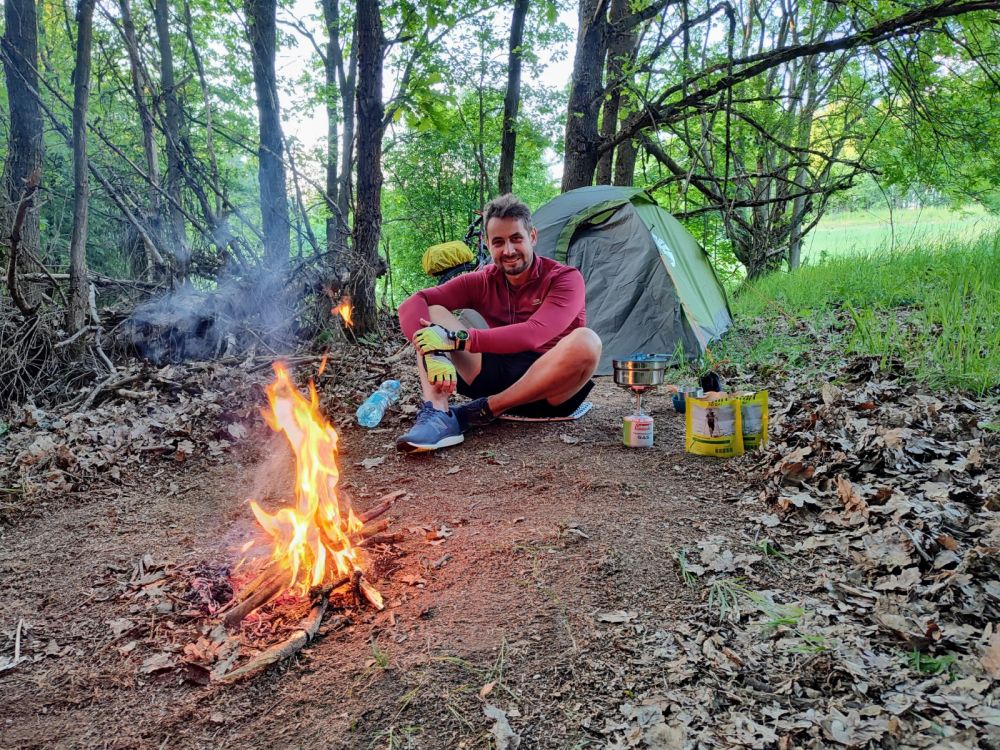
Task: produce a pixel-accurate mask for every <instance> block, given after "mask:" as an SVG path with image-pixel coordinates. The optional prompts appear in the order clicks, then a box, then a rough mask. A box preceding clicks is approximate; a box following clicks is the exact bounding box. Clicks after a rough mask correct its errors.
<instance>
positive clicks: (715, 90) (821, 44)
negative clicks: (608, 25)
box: [601, 0, 1000, 150]
mask: <svg viewBox="0 0 1000 750" xmlns="http://www.w3.org/2000/svg"><path fill="white" fill-rule="evenodd" d="M981 10H994V11H996V10H1000V0H969V1H967V2H961V1H960V0H943V1H942V2H938V3H934V4H933V5H928V6H926V7H923V8H918V9H915V10H911V11H909V12H907V13H903V14H901V15H899V16H896V17H895V18H891V19H888V20H886V21H883V22H881V23H877V24H875V25H874V26H871V27H868V28H864V29H861V30H858V31H855V32H854V33H851V34H847V35H845V36H842V37H838V38H835V39H824V40H822V41H817V42H806V43H802V44H793V45H788V46H785V47H779V48H776V49H771V50H767V51H763V52H759V53H757V54H754V55H749V56H746V57H743V58H740V59H736V60H732V61H731V62H730V61H724V62H720V63H717V64H715V65H711V66H709V67H707V68H705V69H704V70H701V71H698V72H697V73H695V74H693V75H691V76H688V77H686V78H685V79H684V80H682V81H681V82H679V83H676V84H674V85H672V86H669V87H668V88H666V89H664V90H663V91H662V92H660V94H659V95H658V96H657V97H656V99H655V100H654V101H653V102H651V103H650V105H649V106H648V107H647V108H646V109H645V110H644V111H642V112H640V113H636V114H635V115H633V116H632V117H631V118H629V120H628V121H627V122H626V123H624V124H623V126H622V127H621V129H620V130H619V132H618V134H617V135H616V136H615V138H613V139H612V140H611V141H610V142H606V143H603V144H602V145H601V150H605V149H607V148H611V147H613V146H615V145H617V144H618V143H621V142H622V141H624V140H626V139H629V138H634V137H635V136H636V134H637V133H638V132H639V131H640V130H641V129H643V128H644V127H647V126H648V124H649V122H650V121H652V122H655V123H668V122H676V121H678V120H681V119H684V118H686V117H690V116H691V113H692V112H693V111H695V110H696V108H697V106H698V105H700V104H701V103H703V102H705V101H707V100H709V99H711V98H712V97H714V96H716V95H717V94H719V93H720V92H723V91H726V90H727V89H731V88H732V87H734V86H736V85H737V84H739V83H742V82H743V81H748V80H750V79H751V78H754V77H756V76H758V75H760V74H762V73H765V72H767V71H770V70H772V69H773V68H775V67H777V66H779V65H782V64H784V63H787V62H790V61H792V60H795V59H799V58H803V57H809V56H813V55H825V54H829V53H831V52H837V51H841V50H851V49H856V48H858V47H874V46H876V45H878V44H880V43H882V42H885V41H888V40H890V39H895V38H898V37H902V36H907V35H911V34H915V33H917V32H919V31H921V30H923V29H926V28H929V27H930V26H931V25H932V24H933V23H934V22H935V21H939V20H941V19H945V18H951V17H954V16H958V15H963V14H965V13H973V12H976V11H981ZM730 66H731V68H732V69H731V70H730V71H728V72H727V73H726V74H725V75H722V76H720V77H718V78H716V79H715V80H713V81H711V82H709V83H703V81H705V80H706V79H709V78H711V77H712V76H714V75H716V74H718V73H720V72H722V71H724V70H726V69H727V68H728V67H730ZM684 92H687V93H684ZM677 94H683V95H682V96H680V97H679V98H677V99H674V100H671V97H673V96H675V95H677Z"/></svg>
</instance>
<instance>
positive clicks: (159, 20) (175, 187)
mask: <svg viewBox="0 0 1000 750" xmlns="http://www.w3.org/2000/svg"><path fill="white" fill-rule="evenodd" d="M153 16H154V17H155V20H156V36H157V40H158V41H159V46H160V94H161V96H162V97H163V100H164V104H165V109H166V117H165V118H164V123H163V130H164V132H163V135H164V140H165V141H166V145H167V179H166V184H165V185H164V187H165V188H166V190H167V196H168V197H169V198H170V207H169V210H168V216H169V217H170V232H169V236H170V238H171V240H172V241H173V242H172V244H173V247H174V257H175V258H176V259H177V262H178V264H179V266H180V272H181V275H182V276H186V275H187V265H188V260H189V253H188V249H187V242H186V238H185V235H184V214H183V213H182V212H181V181H182V179H183V175H182V173H181V169H182V167H181V150H180V143H181V108H180V104H179V103H178V101H177V92H176V90H175V89H174V55H173V50H171V48H170V9H169V6H168V5H167V0H156V2H155V3H154V5H153Z"/></svg>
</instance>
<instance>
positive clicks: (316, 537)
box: [222, 363, 403, 678]
mask: <svg viewBox="0 0 1000 750" xmlns="http://www.w3.org/2000/svg"><path fill="white" fill-rule="evenodd" d="M274 370H275V380H274V382H272V383H271V384H270V385H269V386H268V388H267V398H268V402H269V409H266V410H262V411H263V414H264V419H265V420H266V421H267V424H268V425H269V426H270V427H271V429H273V430H274V431H275V432H280V433H282V434H283V435H284V436H285V438H286V439H287V440H288V443H289V445H290V446H291V448H292V452H293V454H294V456H295V487H294V502H293V503H291V504H289V505H287V506H285V507H282V508H280V509H278V510H277V511H276V512H274V513H269V512H267V511H266V510H264V509H263V508H262V507H261V506H260V504H259V503H257V502H256V501H251V503H250V507H251V510H252V511H253V514H254V517H255V518H256V519H257V522H258V523H259V524H260V527H261V528H262V529H263V531H264V532H265V533H266V536H267V539H268V542H269V543H270V555H269V556H268V557H267V560H266V562H264V563H263V564H262V565H261V566H260V567H261V569H260V571H259V572H258V574H257V575H256V576H255V577H253V578H252V579H251V580H249V581H248V582H247V583H246V584H244V585H243V586H242V587H241V588H240V589H239V591H237V593H236V596H235V597H234V598H233V599H232V601H231V602H229V604H227V605H226V607H225V608H224V610H223V612H222V614H223V621H224V623H225V625H226V626H227V627H228V628H230V629H232V628H235V627H236V626H238V625H239V624H240V623H241V622H242V621H243V620H244V618H246V616H247V615H249V614H250V613H252V612H253V611H254V610H256V609H258V608H260V607H262V606H263V605H265V604H267V603H268V602H271V601H273V600H274V599H276V598H278V597H279V596H281V595H285V594H287V595H291V596H294V597H296V598H302V597H309V598H311V599H312V601H313V606H312V608H311V610H310V612H309V615H308V616H307V617H306V619H305V620H303V622H302V623H301V624H300V627H299V630H297V631H296V633H295V634H293V636H292V637H291V638H289V639H288V640H287V641H286V642H285V643H281V644H278V645H277V646H274V647H272V648H271V649H268V650H267V651H266V652H264V653H263V654H261V655H260V656H259V657H258V658H257V659H255V660H254V662H253V663H252V664H249V665H246V666H245V667H243V668H241V669H240V670H237V671H238V672H243V671H244V670H247V669H248V668H253V669H257V668H259V667H261V666H264V665H265V664H269V663H273V662H274V661H277V660H278V659H280V658H284V656H286V655H287V654H288V653H291V652H292V651H293V650H297V649H298V648H301V646H302V645H304V644H305V643H306V642H307V641H308V640H309V639H311V638H312V636H313V635H314V634H315V632H316V630H317V629H318V627H319V624H320V621H321V620H322V618H323V614H324V613H325V611H326V608H327V604H328V602H329V597H330V594H331V593H332V592H333V591H334V590H336V589H338V588H342V587H347V586H351V587H352V589H353V591H354V593H355V596H356V597H357V599H358V601H359V602H361V601H364V602H367V603H368V604H370V605H371V606H373V607H375V608H376V609H383V608H384V604H383V602H382V596H381V594H379V592H378V590H377V589H376V588H375V587H374V586H372V585H371V584H370V583H369V582H368V581H366V580H365V578H364V574H363V568H364V553H363V550H362V548H363V547H364V546H365V545H366V544H368V543H370V542H375V541H379V539H380V534H381V533H382V532H384V531H385V530H386V529H387V527H388V521H384V520H383V521H380V522H378V523H371V522H372V521H374V520H375V519H376V518H378V517H379V516H381V515H382V514H383V513H385V512H386V511H387V510H388V509H389V508H390V507H391V506H392V503H393V502H394V501H395V500H396V499H397V498H398V497H399V496H400V495H402V494H403V493H402V492H395V493H392V494H390V495H387V496H385V497H383V498H381V499H380V501H379V502H378V503H377V504H376V505H375V506H374V507H373V508H371V509H369V510H368V511H366V512H364V513H360V514H356V513H355V512H354V510H353V509H352V507H351V503H350V501H349V499H348V498H347V497H346V495H344V493H340V494H339V495H338V492H337V482H338V480H339V478H340V472H339V471H338V469H337V440H338V438H337V432H336V430H334V428H333V426H332V425H331V424H330V423H329V422H328V421H327V420H326V419H325V418H324V416H323V415H322V413H321V412H320V408H319V395H318V393H317V392H316V387H315V385H314V384H313V383H312V382H311V381H310V383H309V396H308V398H307V397H306V396H304V395H303V394H302V393H300V392H299V391H298V389H297V388H296V387H295V384H294V383H293V382H292V379H291V375H290V374H289V372H288V369H287V368H286V367H285V366H284V365H282V364H280V363H279V364H275V366H274ZM251 544H253V543H251ZM250 546H251V545H247V546H245V547H244V551H247V550H249V548H250ZM234 676H236V675H235V673H233V674H231V675H229V677H230V678H232V677H234Z"/></svg>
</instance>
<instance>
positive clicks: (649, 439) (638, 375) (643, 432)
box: [611, 354, 670, 448]
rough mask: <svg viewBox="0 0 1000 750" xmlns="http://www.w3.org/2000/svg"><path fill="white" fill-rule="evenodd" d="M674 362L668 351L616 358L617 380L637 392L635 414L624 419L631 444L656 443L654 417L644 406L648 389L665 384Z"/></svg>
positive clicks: (624, 439) (626, 441)
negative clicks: (669, 367) (671, 363)
mask: <svg viewBox="0 0 1000 750" xmlns="http://www.w3.org/2000/svg"><path fill="white" fill-rule="evenodd" d="M669 364H670V358H669V357H668V356H666V355H665V354H633V355H631V356H630V357H629V358H628V359H613V360H611V366H612V367H613V368H614V375H615V384H616V385H619V386H621V387H622V388H626V389H628V390H630V391H632V393H634V394H635V414H631V415H629V416H627V417H625V419H624V420H623V421H622V442H623V443H624V444H625V445H626V446H628V447H629V448H652V447H653V418H652V417H650V416H648V415H647V414H646V413H645V412H644V411H643V409H642V397H643V396H645V395H646V393H647V391H651V390H653V389H654V388H656V386H658V385H662V384H663V376H664V373H665V372H666V370H667V366H668V365H669Z"/></svg>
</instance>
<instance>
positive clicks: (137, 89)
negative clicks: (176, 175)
mask: <svg viewBox="0 0 1000 750" xmlns="http://www.w3.org/2000/svg"><path fill="white" fill-rule="evenodd" d="M118 7H119V9H120V10H121V14H122V26H121V33H122V37H123V39H124V40H125V49H126V50H127V52H128V63H129V73H130V78H131V83H132V98H133V99H135V106H136V110H137V111H138V113H139V124H140V126H141V127H142V152H143V155H144V156H145V157H146V174H147V176H148V178H149V213H150V215H151V216H153V217H154V223H155V224H156V225H159V221H160V218H159V217H160V159H159V154H158V152H157V146H156V138H155V136H154V134H153V128H154V123H153V113H152V110H150V108H149V104H148V103H147V102H146V92H147V91H150V90H151V89H152V86H150V83H149V80H148V79H147V78H146V74H145V71H144V70H143V66H142V59H141V57H140V53H139V43H138V41H137V40H136V36H135V23H134V22H133V20H132V8H131V7H130V5H129V0H119V3H118ZM143 247H144V249H145V258H146V278H147V279H149V280H152V278H153V268H154V266H155V261H154V257H155V254H156V250H155V248H153V247H151V246H150V245H149V243H148V242H145V241H143Z"/></svg>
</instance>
